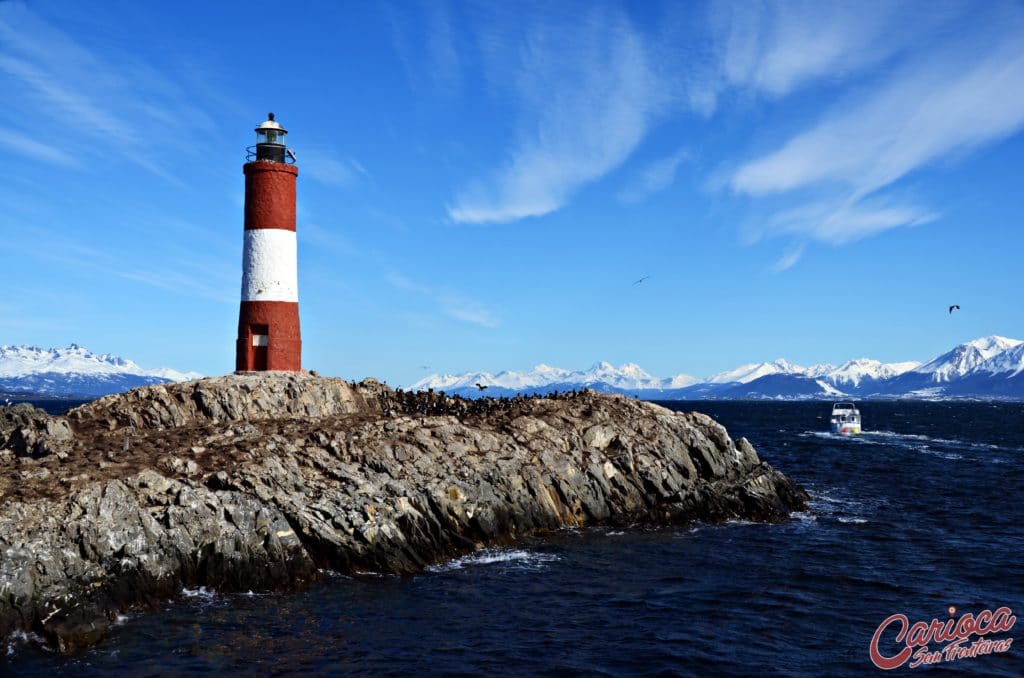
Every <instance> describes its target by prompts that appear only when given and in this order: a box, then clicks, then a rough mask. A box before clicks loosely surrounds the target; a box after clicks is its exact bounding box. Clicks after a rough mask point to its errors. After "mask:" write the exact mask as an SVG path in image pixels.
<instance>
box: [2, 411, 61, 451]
mask: <svg viewBox="0 0 1024 678" xmlns="http://www.w3.org/2000/svg"><path fill="white" fill-rule="evenodd" d="M71 438H72V434H71V428H70V427H69V426H68V422H67V420H65V419H64V418H63V417H54V416H51V415H49V414H47V413H46V412H45V411H43V410H41V409H39V408H37V407H33V406H32V405H29V404H28V403H19V404H17V405H13V406H11V407H5V408H0V448H7V449H10V450H11V451H12V452H14V454H15V455H17V456H22V457H24V456H30V457H44V456H46V455H48V454H54V453H60V452H63V451H64V450H65V449H66V447H67V445H68V443H69V441H70V440H71Z"/></svg>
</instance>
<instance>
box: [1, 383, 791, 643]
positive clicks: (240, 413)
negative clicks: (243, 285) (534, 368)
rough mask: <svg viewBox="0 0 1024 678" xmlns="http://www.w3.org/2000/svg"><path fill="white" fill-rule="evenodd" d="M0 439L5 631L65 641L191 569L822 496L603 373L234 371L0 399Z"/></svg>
mask: <svg viewBox="0 0 1024 678" xmlns="http://www.w3.org/2000/svg"><path fill="white" fill-rule="evenodd" d="M0 448H2V449H0V496H2V500H0V634H3V635H4V636H6V635H7V634H9V633H10V632H12V631H14V630H18V629H21V630H26V631H29V630H31V631H34V632H36V633H39V634H41V635H42V636H44V637H45V638H46V639H47V640H48V641H49V642H51V643H53V644H54V646H55V647H57V648H58V649H59V650H60V651H62V652H74V651H76V650H79V649H81V648H83V647H86V646H88V645H90V644H92V643H95V642H97V641H98V640H99V639H101V638H102V637H103V635H104V634H105V632H106V631H107V629H108V627H109V625H110V623H111V620H112V619H113V618H114V617H115V615H116V614H117V612H118V611H120V610H124V609H127V608H129V607H133V606H147V605H155V604H157V603H160V602H162V601H164V600H167V599H168V598H173V597H176V596H178V595H180V592H181V590H182V588H184V587H195V586H207V587H211V588H215V589H217V590H221V591H246V590H250V589H263V590H270V589H288V588H295V587H298V586H302V585H304V584H305V583H308V582H309V581H311V580H313V579H315V578H316V577H317V576H318V573H319V572H321V571H322V570H325V569H326V570H333V571H340V572H345V573H354V572H387V573H412V572H417V571H420V570H421V569H423V568H424V567H425V566H426V565H429V564H431V563H435V562H438V561H441V560H444V559H448V558H452V557H454V556H458V555H461V554H465V553H467V552H469V551H471V550H473V549H476V548H479V547H481V546H483V545H493V544H504V543H511V542H513V541H515V540H516V539H519V538H521V537H524V536H526V535H530V534H536V533H538V532H542V531H544V530H552V529H557V528H560V527H563V526H584V525H586V526H589V525H609V524H613V525H624V524H634V523H643V524H680V523H686V522H690V521H695V520H704V521H722V520H727V519H732V518H745V519H750V520H760V521H779V520H784V519H785V518H786V517H787V516H788V515H789V513H790V512H791V511H793V510H798V509H800V508H803V506H804V502H805V500H806V498H807V495H806V493H805V492H804V491H803V490H802V489H801V488H800V487H799V486H797V485H796V484H794V483H793V482H792V481H791V480H790V479H789V478H787V477H786V476H784V475H783V474H781V473H780V472H778V471H777V470H775V469H774V468H772V467H771V466H769V465H768V464H766V463H765V462H763V461H761V460H760V459H759V458H758V455H757V453H756V452H755V450H754V448H753V447H752V446H751V445H750V443H749V442H748V441H747V440H745V439H743V438H741V439H739V440H735V441H734V440H732V439H731V438H730V437H729V435H728V433H727V432H726V430H725V429H724V428H723V427H722V426H720V425H719V424H717V423H716V422H714V421H713V420H712V419H711V418H710V417H707V416H705V415H702V414H697V413H682V412H672V411H670V410H668V409H665V408H663V407H660V406H658V405H655V404H652V403H647V402H640V401H635V400H631V399H628V398H625V397H622V396H606V395H598V394H595V393H593V392H590V391H582V392H572V393H565V394H560V395H557V396H547V397H535V398H507V399H489V398H483V399H479V400H466V399H461V398H451V397H447V396H445V395H444V394H441V393H433V392H419V393H410V392H402V391H401V390H397V391H396V390H393V389H391V388H388V387H387V386H385V385H383V384H381V383H379V382H377V381H374V380H372V379H371V380H366V381H363V382H361V383H359V384H352V383H350V382H346V381H344V380H341V379H329V378H321V377H317V376H312V375H307V374H296V373H259V374H240V375H232V376H226V377H218V378H208V379H200V380H197V381H191V382H186V383H177V384H166V385H157V386H149V387H145V388H140V389H136V390H134V391H130V392H128V393H124V394H119V395H112V396H107V397H105V398H101V399H99V400H96V401H94V402H91V403H89V404H86V405H83V406H81V407H79V408H76V409H74V410H71V411H70V412H68V413H67V414H66V415H65V416H61V417H55V416H49V415H47V414H45V413H44V412H42V411H41V410H37V409H35V408H32V407H31V406H28V405H18V406H15V407H9V408H5V409H0Z"/></svg>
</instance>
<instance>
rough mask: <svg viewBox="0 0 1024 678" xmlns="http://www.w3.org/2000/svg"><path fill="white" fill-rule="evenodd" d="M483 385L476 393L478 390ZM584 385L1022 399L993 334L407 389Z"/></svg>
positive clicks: (711, 394)
mask: <svg viewBox="0 0 1024 678" xmlns="http://www.w3.org/2000/svg"><path fill="white" fill-rule="evenodd" d="M477 384H479V385H481V386H486V387H487V388H486V390H481V389H480V388H479V386H477ZM581 388H590V389H593V390H596V391H602V392H606V393H624V394H627V395H631V396H636V397H639V398H643V399H647V400H700V399H708V398H713V399H783V400H789V399H828V400H832V399H837V398H854V397H855V398H928V399H939V398H981V399H988V398H993V399H1010V400H1024V342H1022V341H1020V340H1018V339H1008V338H1006V337H1000V336H989V337H981V338H979V339H974V340H973V341H968V342H965V343H963V344H960V345H959V346H956V347H955V348H953V349H952V350H950V351H947V352H946V353H943V354H942V355H940V356H937V357H935V358H933V359H932V360H929V361H928V362H925V363H920V362H898V363H882V362H880V361H878V360H871V359H869V358H858V359H856V360H850V361H847V362H845V363H843V364H842V365H838V366H836V365H830V364H823V365H812V366H810V367H801V366H800V365H794V364H792V363H789V362H787V361H785V360H783V359H779V360H775V361H772V362H764V363H749V364H746V365H741V366H740V367H737V368H736V369H734V370H729V371H727V372H721V373H719V374H715V375H712V376H710V377H708V378H706V379H698V378H696V377H692V376H689V375H686V374H677V375H675V376H673V377H664V378H660V377H655V376H652V375H650V374H648V373H647V372H645V371H644V370H643V369H642V368H641V367H640V366H639V365H637V364H635V363H626V364H625V365H622V366H620V367H615V366H613V365H611V364H610V363H607V362H599V363H595V364H594V365H593V366H592V367H590V369H587V370H580V371H572V370H566V369H562V368H558V367H551V366H549V365H538V366H537V367H535V368H533V369H532V370H530V371H527V372H515V371H503V372H498V373H497V374H491V373H489V372H467V373H465V374H460V375H433V376H430V377H427V378H425V379H422V380H420V381H418V382H416V383H415V384H412V385H411V386H410V387H409V389H410V390H417V391H418V390H425V389H434V390H435V391H444V392H445V393H447V394H449V395H462V396H468V397H476V396H480V395H488V396H511V395H515V394H517V393H521V394H536V393H548V392H551V391H567V390H574V389H581Z"/></svg>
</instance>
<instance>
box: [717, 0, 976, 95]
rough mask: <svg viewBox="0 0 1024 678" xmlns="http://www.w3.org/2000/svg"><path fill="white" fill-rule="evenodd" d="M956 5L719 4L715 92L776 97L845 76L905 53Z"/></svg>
mask: <svg viewBox="0 0 1024 678" xmlns="http://www.w3.org/2000/svg"><path fill="white" fill-rule="evenodd" d="M955 8H956V5H952V4H950V3H941V2H930V3H928V4H927V5H925V4H919V3H913V2H909V3H894V2H883V1H880V0H856V1H851V0H835V1H833V2H778V3H766V2H745V3H736V2H726V1H724V0H722V1H720V2H716V3H714V4H713V5H712V6H711V11H710V15H711V25H712V33H713V38H714V41H715V43H716V51H717V53H718V54H717V64H718V68H719V75H720V83H719V87H726V86H729V87H736V88H741V89H751V90H754V91H757V92H760V93H762V94H765V95H768V96H772V97H779V96H784V95H786V94H788V93H790V92H792V91H793V90H795V89H797V88H799V87H801V86H804V85H807V84H809V83H811V82H813V81H816V80H821V79H826V78H827V79H829V80H833V81H834V80H837V79H843V78H847V77H849V76H851V75H853V74H856V73H857V72H859V71H862V70H864V69H867V68H870V67H872V66H875V65H877V64H879V63H881V62H883V61H885V60H887V59H889V58H890V57H892V56H893V55H894V54H896V53H898V52H900V51H902V50H904V49H905V48H906V47H907V46H908V45H909V44H910V43H911V42H912V41H914V40H918V39H920V38H921V36H922V34H924V33H926V32H927V31H928V30H930V29H931V28H933V27H936V26H938V25H941V24H942V23H944V22H945V21H947V20H949V19H950V18H951V17H952V16H953V15H955ZM911 25H912V26H914V30H913V31H909V30H906V27H907V26H911Z"/></svg>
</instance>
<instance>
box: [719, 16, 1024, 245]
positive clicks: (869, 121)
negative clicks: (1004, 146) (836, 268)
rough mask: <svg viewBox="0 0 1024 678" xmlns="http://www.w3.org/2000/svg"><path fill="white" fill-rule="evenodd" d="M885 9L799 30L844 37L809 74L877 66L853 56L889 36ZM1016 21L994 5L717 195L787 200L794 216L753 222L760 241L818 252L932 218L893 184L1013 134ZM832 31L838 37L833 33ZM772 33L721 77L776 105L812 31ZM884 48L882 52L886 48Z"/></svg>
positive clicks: (1018, 60)
mask: <svg viewBox="0 0 1024 678" xmlns="http://www.w3.org/2000/svg"><path fill="white" fill-rule="evenodd" d="M779 7H780V8H782V7H789V5H785V6H779ZM830 7H831V6H830ZM840 7H843V8H847V7H846V6H845V5H842V6H840ZM886 7H889V6H886ZM886 7H883V8H881V9H880V10H879V11H878V12H877V15H872V16H871V17H870V20H866V19H864V18H858V17H855V16H852V15H851V16H842V17H840V19H837V20H836V23H835V26H833V25H832V23H831V22H830V21H823V22H819V23H817V24H815V23H814V22H811V23H810V24H808V26H818V27H819V28H820V31H821V34H822V35H829V34H831V33H833V32H837V34H842V35H844V36H846V37H845V38H844V40H845V42H844V43H843V44H845V45H846V47H845V48H844V49H842V50H840V51H838V52H835V53H834V54H833V53H829V54H831V56H829V54H822V55H819V57H820V58H819V59H818V60H817V61H815V62H814V63H815V64H818V65H819V66H820V65H827V64H829V63H831V64H832V66H831V68H838V71H837V72H836V73H835V74H833V76H832V77H834V78H841V77H842V76H844V75H846V74H847V71H848V70H850V69H854V68H860V67H867V66H869V65H871V64H873V63H875V62H876V61H877V60H878V56H877V55H864V54H862V53H863V52H870V51H871V50H870V49H869V46H868V45H867V44H866V41H867V40H868V37H869V36H876V37H877V36H878V35H882V34H885V35H888V34H889V33H891V32H892V31H891V28H892V27H891V25H886V24H882V23H879V22H880V21H883V20H884V21H887V22H890V23H891V22H892V21H893V16H892V11H890V10H891V9H892V8H891V7H890V8H889V9H886ZM949 7H952V5H950V6H946V5H943V6H941V7H940V9H945V10H949ZM847 9H848V8H847ZM833 10H835V7H832V9H831V10H829V11H833ZM821 11H825V10H821ZM1022 14H1024V13H1022V12H1020V11H1019V9H1016V8H1012V7H1009V6H1005V7H1003V6H1000V8H999V10H998V11H995V12H992V13H990V14H989V15H988V16H986V17H984V18H983V19H981V20H977V19H976V21H977V23H974V24H972V23H970V22H966V21H965V23H964V24H963V26H962V29H961V33H963V35H961V36H959V37H958V38H957V39H956V40H947V41H946V42H944V43H942V48H941V50H939V49H934V48H928V47H927V46H920V45H919V46H918V48H917V50H916V51H915V54H914V55H913V56H912V57H909V56H908V57H905V58H902V61H901V63H900V64H899V65H898V66H896V67H895V68H893V69H892V70H891V71H890V73H889V74H888V75H887V76H885V77H884V78H881V79H879V80H877V81H876V82H877V83H878V84H877V85H876V86H875V87H874V88H869V87H865V86H861V87H858V88H857V92H856V96H851V95H847V96H844V97H843V98H842V100H841V101H840V102H839V103H837V104H835V105H833V106H832V107H831V109H829V110H827V111H826V112H825V113H824V114H823V115H822V117H821V118H819V120H818V121H817V122H816V123H815V124H814V125H813V127H811V128H810V129H808V130H806V131H803V132H800V133H798V134H796V135H794V136H792V137H791V138H790V139H789V140H788V141H786V142H785V143H783V144H782V145H781V147H779V148H777V149H776V150H774V151H771V152H769V153H766V154H764V155H761V156H760V157H756V158H753V159H751V160H748V161H746V162H744V163H742V164H740V165H739V167H738V168H737V169H735V171H733V172H732V173H731V176H730V177H729V179H728V182H727V183H728V186H729V188H730V189H731V190H732V191H733V192H734V193H736V194H741V195H747V196H750V197H753V198H765V197H769V196H779V197H788V198H792V199H795V200H796V201H797V202H798V204H797V205H796V206H790V207H788V208H785V209H782V210H778V211H776V212H775V213H774V214H771V215H770V216H769V217H768V218H767V219H765V220H764V221H763V222H762V224H761V230H762V232H763V233H766V234H770V233H776V234H777V233H786V234H792V235H799V236H809V237H810V238H812V239H814V240H817V241H820V242H826V243H829V244H843V243H847V242H852V241H854V240H858V239H861V238H864V237H868V236H871V235H875V234H878V233H881V232H883V231H886V230H889V229H892V228H898V227H902V226H915V225H920V224H924V223H928V222H929V221H932V220H934V219H936V218H937V216H938V215H937V211H936V210H934V209H932V208H929V207H926V206H922V205H919V204H916V203H915V202H914V201H910V200H908V199H907V198H905V197H900V196H899V194H898V190H899V186H898V182H900V180H901V179H903V178H904V177H906V176H908V175H909V174H911V173H913V172H916V171H919V170H921V169H923V168H926V167H929V166H931V165H934V164H935V163H936V162H937V161H940V160H943V159H945V158H948V157H951V156H954V155H956V156H962V155H963V154H966V153H968V152H971V151H974V150H976V149H978V148H980V147H982V146H984V145H985V144H988V143H991V142H994V141H996V140H999V139H1001V138H1004V137H1006V136H1008V135H1011V134H1013V133H1015V132H1017V131H1019V130H1020V129H1021V128H1022V127H1024V42H1022V41H1021V40H1020V39H1019V36H1020V35H1021V29H1022V28H1024V18H1022ZM779 15H780V16H779V17H777V21H778V24H779V25H785V24H786V23H787V18H786V16H785V15H786V11H785V10H784V9H780V10H779ZM844 25H845V26H847V27H848V29H847V32H844V31H843V30H840V29H842V27H843V26H844ZM794 26H797V24H794ZM776 33H777V35H778V36H780V37H778V42H777V44H775V43H773V44H774V46H773V47H772V48H771V49H768V50H767V51H766V52H764V53H758V56H757V58H755V59H754V62H752V63H754V64H755V65H749V64H748V65H747V66H745V67H744V68H743V69H741V68H740V67H739V66H733V67H731V68H734V69H735V70H736V73H741V72H742V73H744V74H745V75H743V78H740V77H739V76H738V75H737V78H736V79H737V80H738V81H739V80H743V79H744V78H745V79H746V81H747V82H749V84H750V86H753V87H758V88H761V89H764V90H765V91H768V92H772V93H776V94H779V93H783V92H785V91H788V89H789V88H791V87H795V86H796V85H797V84H798V83H799V82H800V81H801V79H807V78H812V77H815V74H816V73H817V67H813V68H812V65H813V64H809V63H803V62H801V63H791V61H790V60H788V59H787V58H783V56H781V55H783V54H785V53H788V52H790V51H794V53H795V51H796V50H797V48H798V47H799V46H800V44H801V43H800V41H799V40H797V38H799V36H806V35H809V34H810V33H815V32H814V31H810V30H809V28H807V27H803V28H800V27H799V26H797V27H796V28H794V27H793V26H791V27H790V28H789V29H786V30H782V29H779V30H777V31H776ZM885 49H886V50H890V51H892V46H889V47H887V48H885ZM811 54H812V56H813V54H814V50H813V49H812V50H811ZM858 55H859V56H858ZM787 64H789V67H788V68H787V67H786V65H787ZM727 66H728V64H727ZM844 67H845V70H844ZM727 70H728V68H727ZM793 263H795V261H794V262H793ZM790 265H792V264H790Z"/></svg>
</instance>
